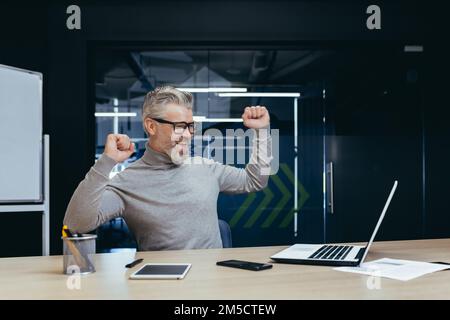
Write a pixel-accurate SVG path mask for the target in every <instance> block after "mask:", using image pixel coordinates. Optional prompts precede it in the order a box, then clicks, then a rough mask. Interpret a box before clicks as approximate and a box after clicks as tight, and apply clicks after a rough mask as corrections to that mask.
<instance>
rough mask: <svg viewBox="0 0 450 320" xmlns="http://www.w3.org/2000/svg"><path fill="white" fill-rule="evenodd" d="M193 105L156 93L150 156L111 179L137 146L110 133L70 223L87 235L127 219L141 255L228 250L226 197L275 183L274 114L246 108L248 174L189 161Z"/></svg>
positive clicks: (150, 107) (146, 118)
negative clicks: (221, 219)
mask: <svg viewBox="0 0 450 320" xmlns="http://www.w3.org/2000/svg"><path fill="white" fill-rule="evenodd" d="M192 105H193V97H192V95H191V94H190V93H189V92H184V91H180V90H177V89H175V88H173V87H169V86H166V87H159V88H157V89H155V90H154V91H151V92H149V93H148V94H147V95H146V98H145V101H144V105H143V108H142V121H143V126H144V130H145V132H146V133H147V135H148V136H149V140H148V142H147V144H146V150H145V153H144V155H143V156H142V158H140V159H139V160H137V161H136V162H134V163H132V164H131V165H130V166H129V167H128V168H127V169H125V170H124V171H122V172H121V173H119V174H117V175H116V176H115V177H114V178H113V179H109V173H110V172H111V170H112V169H113V167H114V166H115V165H116V164H117V163H120V162H123V161H125V160H126V159H128V158H129V157H130V156H131V155H132V154H133V153H134V152H135V147H134V144H133V143H132V142H131V141H130V139H129V138H128V137H127V136H126V135H123V134H110V135H108V137H107V140H106V143H105V151H104V153H103V155H102V156H101V157H100V159H98V161H97V162H96V163H95V165H94V166H93V167H92V168H91V169H90V170H89V172H88V173H87V174H86V177H85V179H84V180H83V181H81V183H80V184H79V185H78V187H77V189H76V190H75V192H74V194H73V196H72V198H71V200H70V203H69V205H68V207H67V211H66V215H65V218H64V224H65V225H67V226H68V227H69V229H72V230H73V231H75V232H80V233H82V232H88V231H91V230H94V229H95V228H97V227H98V226H100V225H101V224H103V223H105V222H107V221H109V220H111V219H113V218H117V217H122V218H124V220H125V222H126V223H127V225H128V226H129V228H130V230H131V231H132V232H133V234H134V235H135V237H136V240H137V243H138V249H139V250H140V251H146V250H170V249H196V248H221V247H222V241H221V237H220V231H219V225H218V217H217V198H218V195H219V192H225V193H234V194H238V193H245V192H254V191H258V190H261V189H263V188H264V187H266V186H267V182H268V179H269V176H268V174H269V172H268V170H267V168H269V167H270V161H271V159H272V157H271V137H270V134H269V124H270V119H269V112H268V111H267V109H266V108H265V107H263V106H252V107H246V108H245V110H244V113H243V115H242V119H243V121H244V125H245V126H247V127H248V128H252V129H255V132H256V134H255V135H254V140H253V149H252V156H251V158H250V162H249V163H248V164H247V165H246V167H245V169H240V168H235V167H232V166H228V165H224V164H221V163H218V162H215V161H212V160H210V159H203V158H201V159H200V160H202V161H189V160H192V159H191V158H190V153H189V143H190V141H191V138H192V135H193V134H194V122H193V114H192ZM197 160H198V159H197ZM269 171H270V170H269Z"/></svg>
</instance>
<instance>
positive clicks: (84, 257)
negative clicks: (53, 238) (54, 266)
mask: <svg viewBox="0 0 450 320" xmlns="http://www.w3.org/2000/svg"><path fill="white" fill-rule="evenodd" d="M96 238H97V235H95V234H77V235H73V234H72V233H71V232H70V231H68V229H67V228H65V229H63V236H62V237H61V239H62V240H63V253H64V258H63V259H64V273H66V274H72V273H74V272H76V271H78V270H79V273H81V274H87V273H92V272H95V267H94V264H93V262H92V255H93V254H95V239H96ZM75 268H77V269H78V270H77V269H75Z"/></svg>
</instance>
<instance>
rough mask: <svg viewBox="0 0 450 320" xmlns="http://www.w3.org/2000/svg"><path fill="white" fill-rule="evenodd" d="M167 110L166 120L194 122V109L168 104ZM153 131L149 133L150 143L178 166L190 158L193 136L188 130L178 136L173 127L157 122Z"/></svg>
mask: <svg viewBox="0 0 450 320" xmlns="http://www.w3.org/2000/svg"><path fill="white" fill-rule="evenodd" d="M166 110H167V111H166V112H165V115H164V116H163V119H164V120H167V121H171V122H187V123H191V122H193V121H194V120H193V115H192V109H188V108H186V107H184V106H180V105H175V104H168V105H167V106H166ZM152 129H153V130H150V131H149V133H150V143H151V146H152V147H154V148H156V149H157V151H159V152H164V153H166V154H167V155H169V156H170V157H171V158H172V161H173V162H174V163H176V164H180V163H181V162H183V160H184V159H186V158H187V157H188V156H189V150H190V148H189V145H190V142H191V138H192V135H191V133H190V132H189V130H188V129H186V130H184V132H183V133H182V134H177V133H175V132H174V129H173V125H171V124H166V123H159V122H156V121H153V124H152Z"/></svg>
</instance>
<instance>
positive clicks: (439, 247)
mask: <svg viewBox="0 0 450 320" xmlns="http://www.w3.org/2000/svg"><path fill="white" fill-rule="evenodd" d="M284 248H285V246H280V247H256V248H233V249H210V250H188V251H161V252H139V253H137V254H136V257H140V258H144V262H187V263H192V268H191V270H190V271H189V273H188V274H187V276H186V278H185V279H184V280H129V279H128V275H129V274H130V273H131V272H132V271H135V270H136V268H138V267H139V266H137V267H135V268H133V269H131V270H129V269H126V268H125V267H124V266H125V264H127V263H129V262H130V261H132V260H133V259H134V258H135V254H134V253H111V254H98V255H96V256H95V265H96V268H97V272H96V273H93V274H90V275H85V276H81V289H80V290H69V289H67V286H66V282H67V279H68V276H66V275H63V274H62V256H50V257H26V258H3V259H0V299H450V271H441V272H437V273H433V274H429V275H426V276H423V277H420V278H418V279H415V280H411V281H408V282H401V281H395V280H390V279H385V278H382V279H381V280H380V286H381V289H379V290H377V289H372V290H371V289H369V288H368V286H367V280H368V279H369V277H367V276H364V275H358V274H350V273H344V272H338V271H335V270H332V268H331V267H320V266H305V265H290V264H274V267H273V268H272V269H270V270H265V271H260V272H253V271H246V270H239V269H232V268H226V267H218V266H216V265H215V263H216V261H219V260H226V259H240V260H249V261H256V262H268V261H270V259H269V256H271V255H272V254H274V253H276V252H278V251H280V250H281V249H284ZM382 257H390V258H398V259H410V260H421V261H444V262H450V239H439V240H416V241H392V242H377V243H375V244H374V246H373V249H372V250H371V253H370V254H369V256H368V259H367V260H368V261H370V260H373V259H378V258H382Z"/></svg>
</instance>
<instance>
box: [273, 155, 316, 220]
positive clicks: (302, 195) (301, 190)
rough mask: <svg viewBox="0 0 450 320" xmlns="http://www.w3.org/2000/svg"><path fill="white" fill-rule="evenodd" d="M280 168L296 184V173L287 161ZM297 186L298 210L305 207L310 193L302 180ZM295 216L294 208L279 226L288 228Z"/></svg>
mask: <svg viewBox="0 0 450 320" xmlns="http://www.w3.org/2000/svg"><path fill="white" fill-rule="evenodd" d="M280 169H281V170H282V171H283V172H284V174H285V175H286V176H287V177H288V179H289V181H290V182H291V183H292V184H295V180H294V179H295V178H294V173H293V172H292V171H291V169H289V166H288V165H287V164H286V163H282V164H280ZM297 186H298V195H295V196H296V197H297V196H299V199H298V210H300V209H301V208H302V207H303V205H304V204H305V202H306V201H307V200H308V199H309V193H308V192H307V191H306V189H305V187H304V186H303V184H301V183H300V181H298V185H297ZM294 216H295V211H294V208H292V210H290V211H289V213H288V214H287V215H286V217H285V218H284V219H283V221H282V222H281V223H280V225H279V226H278V227H279V228H286V227H287V226H288V225H289V224H290V223H291V221H292V219H293V218H294Z"/></svg>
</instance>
